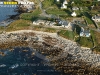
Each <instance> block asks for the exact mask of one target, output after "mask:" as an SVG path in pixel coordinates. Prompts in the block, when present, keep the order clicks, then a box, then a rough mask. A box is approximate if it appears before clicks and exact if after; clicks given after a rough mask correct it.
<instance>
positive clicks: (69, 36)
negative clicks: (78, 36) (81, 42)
mask: <svg viewBox="0 0 100 75" xmlns="http://www.w3.org/2000/svg"><path fill="white" fill-rule="evenodd" d="M59 35H60V36H62V37H64V38H67V39H70V40H74V33H73V31H68V30H61V31H60V32H59Z"/></svg>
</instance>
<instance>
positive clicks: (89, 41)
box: [75, 37, 93, 48]
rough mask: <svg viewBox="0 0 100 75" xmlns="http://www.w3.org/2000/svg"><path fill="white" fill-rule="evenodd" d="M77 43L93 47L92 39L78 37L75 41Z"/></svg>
mask: <svg viewBox="0 0 100 75" xmlns="http://www.w3.org/2000/svg"><path fill="white" fill-rule="evenodd" d="M75 41H76V42H78V43H79V44H80V45H81V46H83V47H89V48H92V47H93V40H92V38H91V37H77V38H76V39H75Z"/></svg>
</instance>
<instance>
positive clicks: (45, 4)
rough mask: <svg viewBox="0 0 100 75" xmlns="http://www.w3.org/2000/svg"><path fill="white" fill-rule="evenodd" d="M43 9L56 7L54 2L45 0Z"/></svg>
mask: <svg viewBox="0 0 100 75" xmlns="http://www.w3.org/2000/svg"><path fill="white" fill-rule="evenodd" d="M42 5H43V8H49V7H50V6H53V5H54V0H44V1H43V2H42Z"/></svg>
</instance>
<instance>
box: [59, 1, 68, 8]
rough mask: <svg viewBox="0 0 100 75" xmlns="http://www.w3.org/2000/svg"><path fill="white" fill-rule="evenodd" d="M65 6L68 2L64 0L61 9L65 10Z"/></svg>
mask: <svg viewBox="0 0 100 75" xmlns="http://www.w3.org/2000/svg"><path fill="white" fill-rule="evenodd" d="M66 4H68V2H67V1H66V0H65V1H64V2H63V4H62V6H61V9H66V8H67V6H66Z"/></svg>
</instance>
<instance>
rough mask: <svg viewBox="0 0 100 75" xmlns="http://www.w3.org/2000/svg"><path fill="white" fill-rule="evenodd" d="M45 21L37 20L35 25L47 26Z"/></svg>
mask: <svg viewBox="0 0 100 75" xmlns="http://www.w3.org/2000/svg"><path fill="white" fill-rule="evenodd" d="M45 22H46V21H45V20H37V21H33V24H34V25H41V24H45Z"/></svg>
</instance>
